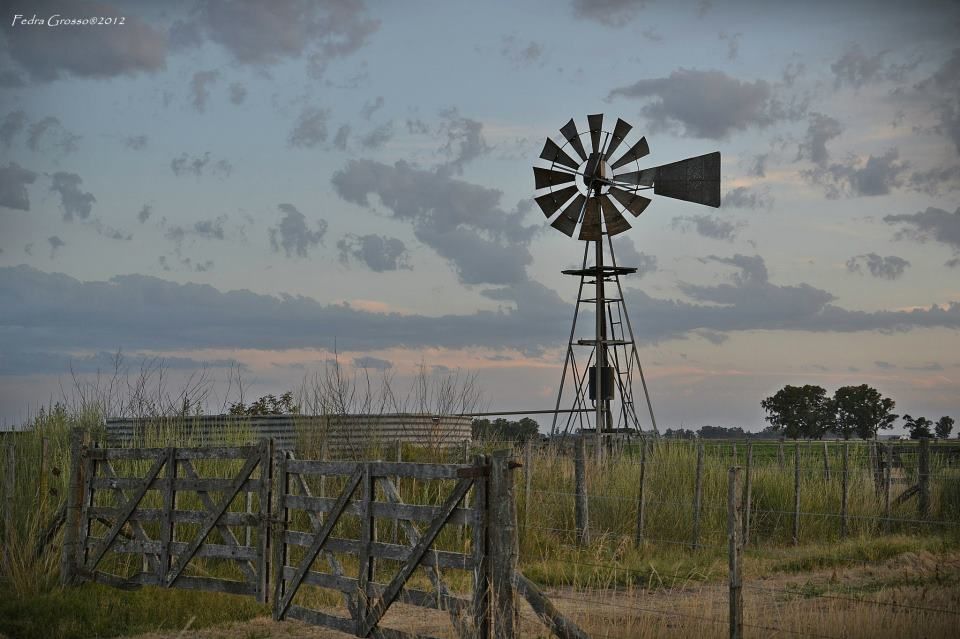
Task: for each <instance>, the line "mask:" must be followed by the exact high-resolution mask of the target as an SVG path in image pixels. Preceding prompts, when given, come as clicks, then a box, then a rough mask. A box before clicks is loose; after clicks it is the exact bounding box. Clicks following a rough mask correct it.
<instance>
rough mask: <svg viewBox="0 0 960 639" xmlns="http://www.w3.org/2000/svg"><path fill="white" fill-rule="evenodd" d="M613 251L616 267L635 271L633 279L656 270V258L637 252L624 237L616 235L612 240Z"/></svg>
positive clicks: (631, 241)
mask: <svg viewBox="0 0 960 639" xmlns="http://www.w3.org/2000/svg"><path fill="white" fill-rule="evenodd" d="M613 250H614V252H615V255H616V258H617V265H619V266H627V267H632V268H636V269H637V272H636V274H635V275H634V277H643V276H644V275H646V274H647V273H654V272H656V270H657V258H656V256H654V255H647V254H646V253H641V252H640V251H638V250H637V246H636V244H634V243H633V240H631V239H630V238H629V237H627V236H626V235H618V236H616V237H615V238H613Z"/></svg>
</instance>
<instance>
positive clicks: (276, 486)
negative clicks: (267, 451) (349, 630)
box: [270, 450, 290, 621]
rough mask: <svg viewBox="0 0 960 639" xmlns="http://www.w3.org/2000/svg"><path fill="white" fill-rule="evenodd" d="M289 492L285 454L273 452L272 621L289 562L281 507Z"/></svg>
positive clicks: (287, 523)
mask: <svg viewBox="0 0 960 639" xmlns="http://www.w3.org/2000/svg"><path fill="white" fill-rule="evenodd" d="M289 492H290V476H289V475H288V474H287V453H286V452H285V451H282V450H275V451H274V453H273V504H272V507H273V516H274V520H273V531H272V532H273V534H272V539H271V540H270V543H272V544H273V566H272V568H273V602H272V603H273V605H272V606H270V611H271V613H272V614H273V619H274V621H279V619H278V616H277V603H278V602H279V601H280V599H281V598H282V597H283V586H284V577H283V569H284V567H285V566H286V565H287V561H289V551H288V550H287V541H286V538H285V534H284V533H285V531H286V530H287V528H288V527H289V526H290V515H289V511H287V509H286V508H284V507H283V495H286V494H288V493H289Z"/></svg>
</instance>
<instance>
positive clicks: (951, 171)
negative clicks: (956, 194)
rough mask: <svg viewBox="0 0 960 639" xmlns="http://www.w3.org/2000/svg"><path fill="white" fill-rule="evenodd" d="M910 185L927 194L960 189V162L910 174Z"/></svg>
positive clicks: (934, 194) (938, 193)
mask: <svg viewBox="0 0 960 639" xmlns="http://www.w3.org/2000/svg"><path fill="white" fill-rule="evenodd" d="M908 184H909V186H910V188H911V189H913V190H915V191H920V192H921V193H926V194H927V195H933V196H936V195H940V193H941V192H942V191H956V190H957V189H960V164H951V165H947V166H937V167H934V168H932V169H928V170H926V171H914V172H913V173H911V174H910V181H909V183H908Z"/></svg>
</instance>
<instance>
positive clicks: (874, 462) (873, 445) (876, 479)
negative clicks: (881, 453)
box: [867, 440, 881, 495]
mask: <svg viewBox="0 0 960 639" xmlns="http://www.w3.org/2000/svg"><path fill="white" fill-rule="evenodd" d="M867 446H868V448H867V452H868V453H869V454H870V472H871V473H872V474H873V487H874V490H876V491H877V494H878V495H879V494H880V486H881V483H880V472H879V470H878V469H879V468H880V461H879V460H878V459H877V441H876V440H873V441H871V442H870V443H869V444H868V445H867Z"/></svg>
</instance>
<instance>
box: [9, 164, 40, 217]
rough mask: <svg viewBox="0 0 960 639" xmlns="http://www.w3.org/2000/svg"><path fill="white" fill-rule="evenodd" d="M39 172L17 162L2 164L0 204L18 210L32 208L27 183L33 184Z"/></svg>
mask: <svg viewBox="0 0 960 639" xmlns="http://www.w3.org/2000/svg"><path fill="white" fill-rule="evenodd" d="M36 179H37V174H36V173H34V172H33V171H30V170H28V169H25V168H23V167H22V166H20V165H19V164H17V163H16V162H10V163H9V164H7V166H0V206H5V207H7V208H8V209H16V210H18V211H29V210H30V194H29V193H28V192H27V185H28V184H33V183H34V182H35V181H36Z"/></svg>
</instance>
